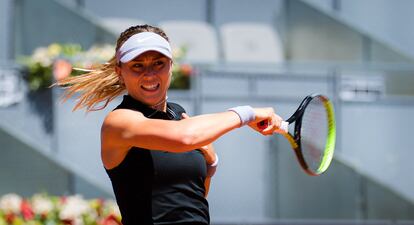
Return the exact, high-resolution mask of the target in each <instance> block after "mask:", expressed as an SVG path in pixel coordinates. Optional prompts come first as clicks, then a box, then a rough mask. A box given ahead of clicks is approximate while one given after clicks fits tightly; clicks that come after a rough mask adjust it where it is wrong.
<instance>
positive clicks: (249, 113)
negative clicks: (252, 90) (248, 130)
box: [228, 105, 256, 126]
mask: <svg viewBox="0 0 414 225" xmlns="http://www.w3.org/2000/svg"><path fill="white" fill-rule="evenodd" d="M228 111H233V112H235V113H236V114H237V115H238V116H239V117H240V121H241V126H244V125H246V124H248V123H250V122H252V121H254V119H255V117H256V114H255V112H254V110H253V108H252V107H251V106H249V105H244V106H237V107H234V108H230V109H228Z"/></svg>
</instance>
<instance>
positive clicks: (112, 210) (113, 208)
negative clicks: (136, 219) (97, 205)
mask: <svg viewBox="0 0 414 225" xmlns="http://www.w3.org/2000/svg"><path fill="white" fill-rule="evenodd" d="M104 207H105V208H106V209H107V210H108V214H113V215H115V216H121V211H120V210H119V207H118V205H117V204H116V202H115V201H113V200H106V201H105V203H104Z"/></svg>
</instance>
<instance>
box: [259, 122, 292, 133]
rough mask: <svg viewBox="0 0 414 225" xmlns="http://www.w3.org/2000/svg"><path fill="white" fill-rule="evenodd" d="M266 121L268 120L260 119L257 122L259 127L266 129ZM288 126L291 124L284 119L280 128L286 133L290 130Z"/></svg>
mask: <svg viewBox="0 0 414 225" xmlns="http://www.w3.org/2000/svg"><path fill="white" fill-rule="evenodd" d="M266 122H267V120H263V121H260V122H259V123H258V124H257V127H259V128H260V129H265V128H266V127H267V123H266ZM288 126H289V122H286V121H282V123H281V124H280V127H279V130H282V131H284V132H285V133H287V132H288Z"/></svg>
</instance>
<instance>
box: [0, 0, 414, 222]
mask: <svg viewBox="0 0 414 225" xmlns="http://www.w3.org/2000/svg"><path fill="white" fill-rule="evenodd" d="M412 9H414V1H411V0H343V1H341V0H256V1H252V0H122V1H110V0H36V1H33V0H2V1H0V11H1V13H0V168H1V169H0V198H1V196H10V193H14V194H16V195H17V196H20V197H21V198H23V199H24V198H27V199H28V198H31V196H33V195H36V194H38V193H44V194H46V195H51V196H52V195H53V196H67V195H80V196H82V197H83V198H85V199H113V192H112V188H111V185H110V181H109V179H108V177H107V175H106V173H105V171H104V168H103V166H102V163H101V161H100V153H99V152H100V141H99V132H100V126H101V123H102V120H103V118H104V116H105V114H106V113H108V112H109V111H110V110H112V109H113V108H114V107H115V106H116V105H117V104H118V103H119V102H120V99H121V98H117V99H116V100H115V101H113V102H112V103H111V104H110V105H109V106H108V107H106V108H105V109H104V110H102V111H98V112H91V113H85V112H84V111H75V112H72V108H73V106H74V104H75V99H74V98H71V99H68V101H67V102H66V103H64V104H62V103H61V101H60V96H61V95H62V90H61V89H58V88H47V86H48V85H50V84H51V82H52V81H53V80H56V79H60V78H61V77H64V76H68V73H67V72H65V68H66V69H67V64H69V65H70V64H71V65H73V66H75V67H76V66H79V67H83V68H93V66H94V64H96V63H97V62H104V61H105V60H108V59H109V58H110V57H111V56H112V55H113V52H111V51H113V45H114V44H115V41H116V39H117V37H118V35H119V34H120V32H122V31H123V30H124V29H126V28H128V27H129V26H131V25H135V24H142V23H148V24H152V25H156V26H160V27H161V28H163V29H164V30H165V31H166V32H167V35H169V37H170V39H171V42H172V45H173V48H174V54H175V56H176V62H177V63H176V70H175V78H174V81H173V82H174V84H173V87H172V90H170V91H169V100H170V101H173V102H177V103H180V104H181V105H183V106H184V108H186V110H187V112H188V113H189V114H190V115H197V114H201V113H210V112H219V111H223V110H225V109H227V108H229V107H233V106H236V105H246V104H249V105H252V106H273V107H275V109H276V111H277V112H278V113H279V114H280V115H281V116H282V117H285V118H286V117H288V116H289V115H290V114H292V113H293V112H294V110H295V109H296V107H297V106H298V104H299V103H300V101H301V99H302V98H303V97H304V96H306V95H308V94H310V93H314V92H317V93H322V94H325V95H327V96H328V97H329V98H330V99H331V100H332V101H333V102H334V106H335V112H336V120H337V145H336V149H335V157H334V161H333V163H332V165H331V167H330V169H329V170H328V171H327V172H326V173H325V174H323V175H322V176H320V177H309V176H307V175H305V174H304V173H303V172H302V171H301V169H300V167H299V165H298V164H297V162H296V159H295V156H294V154H293V152H292V150H291V149H290V147H289V144H288V142H287V141H285V140H284V139H283V138H281V137H278V136H272V137H262V136H259V135H258V134H256V133H254V132H252V131H251V130H249V129H247V128H242V129H239V130H237V131H234V132H232V133H230V134H228V135H225V136H223V137H222V138H220V139H219V140H218V141H217V142H216V143H215V147H216V150H217V152H218V155H219V157H220V165H219V167H218V170H217V173H216V175H215V176H214V178H213V180H212V186H211V190H210V194H209V196H208V200H209V202H210V211H211V221H212V224H229V225H230V224H414V222H413V221H414V175H413V174H412V171H414V164H413V163H412V160H413V158H414V151H413V150H414V147H413V145H412V140H411V139H412V138H414V136H413V132H412V131H411V127H413V126H414V119H413V117H412V115H414V64H413V60H414V41H413V40H414V29H413V27H412V24H414V14H413V13H412ZM65 65H66V67H65ZM3 205H4V204H3ZM1 206H2V204H1V201H0V210H1ZM6 214H7V213H5V212H4V209H3V213H2V212H0V218H1V215H3V216H4V215H6ZM9 220H10V218H9ZM4 221H6V222H7V221H8V220H7V219H4ZM0 224H1V221H0Z"/></svg>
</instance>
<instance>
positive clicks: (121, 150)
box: [101, 109, 144, 169]
mask: <svg viewBox="0 0 414 225" xmlns="http://www.w3.org/2000/svg"><path fill="white" fill-rule="evenodd" d="M140 118H144V116H143V115H142V113H140V112H137V111H133V110H128V109H118V110H115V111H112V112H110V113H109V114H108V115H107V116H106V117H105V120H104V122H103V124H102V128H101V157H102V161H103V163H104V166H105V168H107V169H111V168H114V167H115V166H117V165H119V163H120V162H122V160H123V159H124V158H125V155H126V153H127V152H128V150H129V149H130V148H131V146H130V143H128V142H126V141H125V139H124V136H125V133H126V131H128V129H129V128H130V127H131V126H133V125H134V123H137V122H136V121H137V120H138V121H139V120H140Z"/></svg>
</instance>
